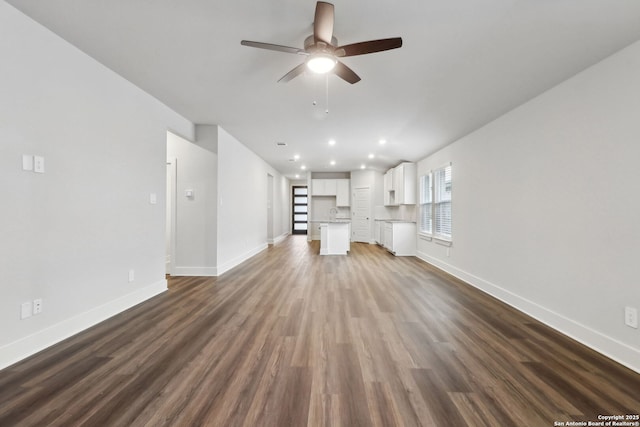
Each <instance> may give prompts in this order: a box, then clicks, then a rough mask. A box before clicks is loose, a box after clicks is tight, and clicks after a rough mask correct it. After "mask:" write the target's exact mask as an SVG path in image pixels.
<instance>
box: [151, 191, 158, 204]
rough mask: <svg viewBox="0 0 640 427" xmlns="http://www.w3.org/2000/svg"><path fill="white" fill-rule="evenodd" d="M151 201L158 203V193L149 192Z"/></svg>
mask: <svg viewBox="0 0 640 427" xmlns="http://www.w3.org/2000/svg"><path fill="white" fill-rule="evenodd" d="M149 203H151V204H152V205H155V204H156V203H158V195H157V194H156V193H151V194H149Z"/></svg>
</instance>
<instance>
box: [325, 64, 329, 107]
mask: <svg viewBox="0 0 640 427" xmlns="http://www.w3.org/2000/svg"><path fill="white" fill-rule="evenodd" d="M325 96H326V109H325V110H324V113H325V114H329V74H326V75H325Z"/></svg>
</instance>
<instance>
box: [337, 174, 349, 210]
mask: <svg viewBox="0 0 640 427" xmlns="http://www.w3.org/2000/svg"><path fill="white" fill-rule="evenodd" d="M350 184H351V180H349V179H336V206H337V207H344V206H350V204H349V194H350V193H351V188H350Z"/></svg>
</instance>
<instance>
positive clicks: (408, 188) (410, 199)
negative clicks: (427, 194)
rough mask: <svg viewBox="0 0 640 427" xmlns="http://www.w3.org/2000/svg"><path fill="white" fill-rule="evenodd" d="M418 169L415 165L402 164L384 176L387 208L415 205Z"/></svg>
mask: <svg viewBox="0 0 640 427" xmlns="http://www.w3.org/2000/svg"><path fill="white" fill-rule="evenodd" d="M417 180H418V177H417V169H416V164H415V163H409V162H405V163H400V164H399V165H398V166H396V167H395V168H393V169H389V170H388V171H387V173H386V174H385V175H384V204H385V206H398V205H415V204H416V183H417Z"/></svg>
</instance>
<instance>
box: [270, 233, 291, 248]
mask: <svg viewBox="0 0 640 427" xmlns="http://www.w3.org/2000/svg"><path fill="white" fill-rule="evenodd" d="M288 235H289V233H282V234H281V235H279V236H278V237H276V238H275V239H267V244H269V245H277V244H278V243H280V242H282V241H283V240H284V239H286V238H287V236H288Z"/></svg>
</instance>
